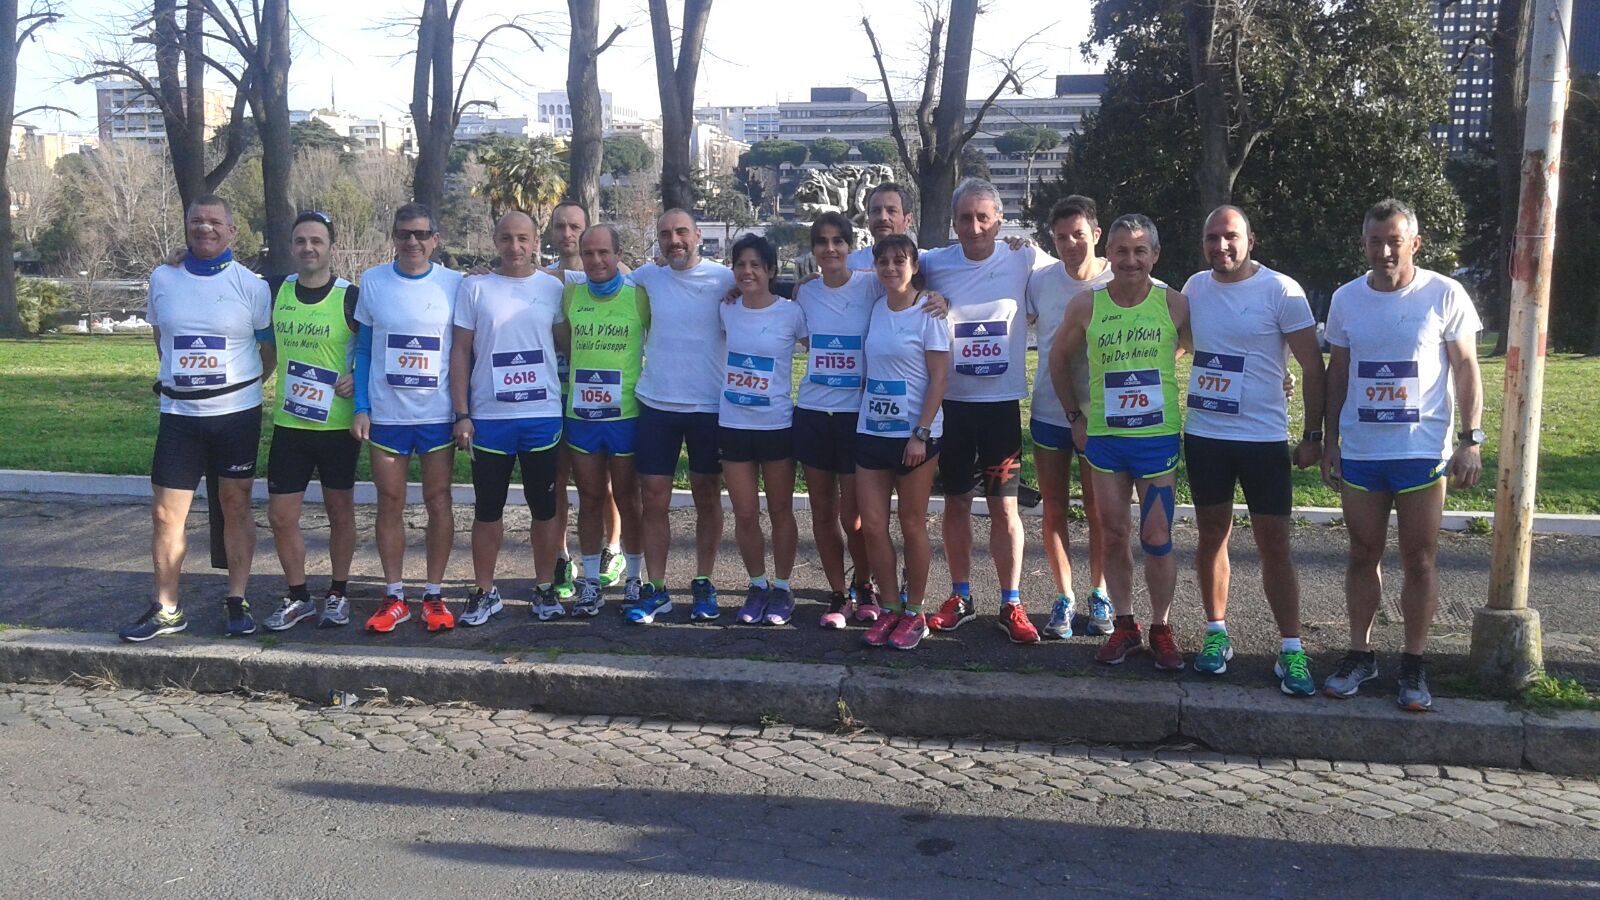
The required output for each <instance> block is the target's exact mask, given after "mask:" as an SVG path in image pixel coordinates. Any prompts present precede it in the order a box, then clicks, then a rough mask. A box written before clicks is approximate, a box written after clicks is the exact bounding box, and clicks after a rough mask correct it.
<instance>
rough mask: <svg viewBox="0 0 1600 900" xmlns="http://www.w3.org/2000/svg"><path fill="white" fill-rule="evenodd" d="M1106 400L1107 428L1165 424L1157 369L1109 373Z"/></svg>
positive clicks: (1159, 377)
mask: <svg viewBox="0 0 1600 900" xmlns="http://www.w3.org/2000/svg"><path fill="white" fill-rule="evenodd" d="M1103 397H1104V402H1105V411H1106V427H1107V428H1147V427H1149V426H1151V425H1160V424H1161V423H1162V422H1164V421H1166V404H1165V402H1164V399H1163V397H1162V395H1161V372H1160V371H1159V370H1157V369H1135V370H1133V371H1128V372H1107V373H1106V383H1105V393H1104V394H1103Z"/></svg>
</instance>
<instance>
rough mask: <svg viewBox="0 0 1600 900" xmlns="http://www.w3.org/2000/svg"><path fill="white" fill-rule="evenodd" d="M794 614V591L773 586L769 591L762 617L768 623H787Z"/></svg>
mask: <svg viewBox="0 0 1600 900" xmlns="http://www.w3.org/2000/svg"><path fill="white" fill-rule="evenodd" d="M793 615H794V591H791V590H789V589H788V588H773V589H772V590H770V591H768V592H767V608H766V612H765V613H764V614H763V616H762V618H763V619H764V620H765V621H766V623H767V624H768V625H787V624H789V619H790V618H791V617H792V616H793Z"/></svg>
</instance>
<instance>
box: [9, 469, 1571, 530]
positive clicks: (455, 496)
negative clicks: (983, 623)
mask: <svg viewBox="0 0 1600 900" xmlns="http://www.w3.org/2000/svg"><path fill="white" fill-rule="evenodd" d="M197 493H198V495H199V496H205V484H204V483H202V484H201V485H200V490H199V491H198V492H197ZM0 494H71V495H77V496H91V497H122V498H127V499H128V500H129V501H130V502H131V501H133V500H148V499H149V498H150V479H149V478H148V477H146V476H144V475H94V474H88V473H83V472H42V471H37V470H33V469H0ZM251 496H252V498H253V499H255V500H256V501H258V502H265V501H266V499H267V482H266V479H264V478H258V479H256V482H255V486H254V488H253V490H252V491H251ZM473 496H474V494H473V490H472V485H470V484H457V485H453V486H452V487H451V502H452V503H455V504H456V505H462V506H467V505H471V504H472V501H473ZM567 498H568V500H569V501H570V502H571V503H573V504H576V503H577V502H578V491H577V489H576V488H570V487H569V488H568V489H567ZM305 499H306V501H307V502H310V503H321V502H322V485H321V484H320V483H317V482H313V483H312V484H310V485H308V486H307V487H306V496H305ZM355 501H356V503H358V504H361V505H365V506H370V505H372V504H375V503H377V502H378V491H377V488H375V487H373V484H372V482H370V481H358V482H356V486H355ZM406 502H407V503H421V502H422V485H420V484H417V483H415V482H412V483H410V484H408V485H406ZM525 502H526V501H525V500H524V499H523V494H522V485H521V484H518V483H516V482H515V481H513V483H512V484H511V486H510V492H509V493H508V494H507V497H506V503H507V504H508V505H510V506H512V507H516V506H521V505H525ZM761 503H762V505H763V506H765V505H766V498H765V497H762V499H761ZM1072 505H1073V506H1082V505H1083V504H1082V503H1080V502H1078V501H1076V500H1074V501H1073V503H1072ZM672 506H673V508H674V509H682V508H686V507H693V506H694V497H693V495H691V494H690V493H689V492H688V491H685V490H677V489H674V490H673V492H672ZM794 507H795V509H804V510H809V509H810V508H811V497H810V495H808V494H803V493H797V494H795V495H794ZM722 508H723V509H732V508H733V504H732V501H730V500H729V499H728V494H727V492H726V491H724V492H723V494H722ZM972 509H973V512H975V513H977V514H979V515H988V514H989V504H988V502H987V501H986V500H985V499H984V498H982V497H977V498H974V499H973V502H972ZM928 511H929V512H930V513H942V512H944V498H943V497H930V498H928ZM1233 513H1234V515H1235V516H1248V515H1249V514H1250V509H1249V507H1247V506H1245V505H1244V504H1243V503H1239V504H1235V505H1234V508H1233ZM1022 514H1023V515H1025V516H1035V517H1038V516H1042V515H1044V510H1043V506H1042V505H1041V506H1035V507H1033V508H1032V509H1027V508H1024V509H1022ZM1174 515H1175V517H1176V518H1177V519H1179V520H1182V519H1193V518H1194V507H1193V506H1191V505H1179V506H1178V507H1177V508H1176V510H1175V513H1174ZM1290 515H1291V516H1292V517H1293V518H1295V519H1302V520H1304V521H1306V522H1309V523H1311V524H1313V525H1331V524H1334V523H1337V522H1342V521H1343V520H1344V510H1341V509H1339V508H1337V507H1332V506H1296V507H1294V510H1293V511H1292V512H1291V513H1290ZM1475 520H1487V521H1488V522H1490V523H1491V524H1492V523H1493V522H1494V512H1493V511H1492V510H1449V509H1447V510H1445V511H1444V517H1443V519H1442V520H1441V521H1440V524H1439V527H1440V529H1441V530H1443V531H1466V530H1468V529H1469V528H1471V527H1472V523H1473V522H1474V521H1475ZM1397 521H1398V518H1397V516H1396V514H1394V513H1390V515H1389V524H1390V525H1391V526H1392V525H1394V524H1395V523H1396V522H1397ZM1533 533H1534V534H1560V535H1571V536H1577V537H1600V515H1583V514H1578V513H1534V516H1533Z"/></svg>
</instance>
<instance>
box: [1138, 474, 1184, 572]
mask: <svg viewBox="0 0 1600 900" xmlns="http://www.w3.org/2000/svg"><path fill="white" fill-rule="evenodd" d="M1157 503H1160V504H1161V509H1162V510H1163V511H1165V512H1166V514H1167V542H1166V543H1165V544H1148V543H1145V540H1144V523H1145V520H1147V519H1149V518H1150V509H1151V507H1153V506H1155V505H1156V504H1157ZM1177 505H1178V504H1177V498H1176V497H1174V496H1173V493H1172V486H1171V485H1162V484H1156V485H1151V486H1150V490H1148V491H1146V492H1145V495H1144V502H1143V503H1140V504H1139V546H1140V547H1142V548H1143V549H1144V552H1146V553H1148V554H1150V555H1151V556H1166V555H1167V554H1168V553H1171V552H1172V514H1173V512H1174V511H1175V510H1176V509H1177Z"/></svg>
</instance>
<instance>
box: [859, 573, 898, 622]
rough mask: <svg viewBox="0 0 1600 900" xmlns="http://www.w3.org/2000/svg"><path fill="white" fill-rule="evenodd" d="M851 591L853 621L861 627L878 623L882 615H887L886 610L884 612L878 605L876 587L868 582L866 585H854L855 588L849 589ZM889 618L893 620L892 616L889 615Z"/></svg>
mask: <svg viewBox="0 0 1600 900" xmlns="http://www.w3.org/2000/svg"><path fill="white" fill-rule="evenodd" d="M851 591H852V593H854V594H855V600H856V612H855V620H856V621H857V622H860V623H862V624H863V625H869V624H871V623H873V622H876V621H878V619H880V618H882V617H883V616H884V615H886V614H889V613H888V610H885V609H884V608H883V607H882V606H880V605H879V604H878V586H877V585H875V584H873V583H872V582H870V581H869V582H867V583H866V584H858V585H856V586H855V587H853V588H851ZM889 617H890V618H894V616H893V615H892V614H889Z"/></svg>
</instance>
